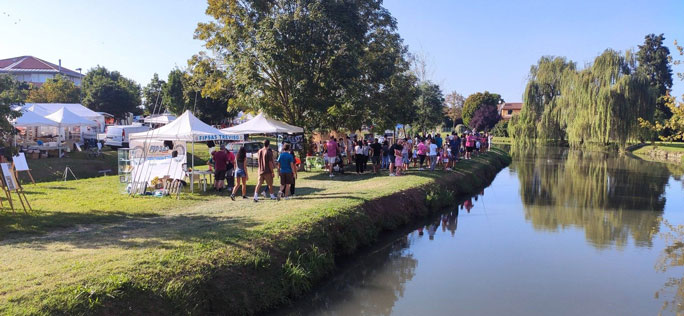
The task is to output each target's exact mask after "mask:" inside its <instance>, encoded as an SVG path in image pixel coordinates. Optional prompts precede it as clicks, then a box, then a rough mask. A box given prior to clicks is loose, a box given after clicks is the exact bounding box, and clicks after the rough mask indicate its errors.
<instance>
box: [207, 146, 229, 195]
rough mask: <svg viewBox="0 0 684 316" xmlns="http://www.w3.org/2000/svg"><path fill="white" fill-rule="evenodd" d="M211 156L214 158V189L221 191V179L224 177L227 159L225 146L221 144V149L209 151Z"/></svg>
mask: <svg viewBox="0 0 684 316" xmlns="http://www.w3.org/2000/svg"><path fill="white" fill-rule="evenodd" d="M211 156H212V158H214V189H216V191H219V192H221V190H222V189H223V180H225V179H226V163H227V161H228V154H227V153H226V146H225V145H221V149H220V150H217V151H214V152H213V153H211Z"/></svg>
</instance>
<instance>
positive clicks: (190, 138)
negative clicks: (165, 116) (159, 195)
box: [129, 111, 242, 193]
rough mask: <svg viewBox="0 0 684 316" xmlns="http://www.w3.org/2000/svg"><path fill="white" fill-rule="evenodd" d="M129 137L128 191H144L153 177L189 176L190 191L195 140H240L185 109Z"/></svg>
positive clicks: (237, 136) (193, 176)
mask: <svg viewBox="0 0 684 316" xmlns="http://www.w3.org/2000/svg"><path fill="white" fill-rule="evenodd" d="M129 139H130V148H131V149H130V151H131V152H130V154H129V160H131V176H130V178H131V180H130V181H131V183H132V184H133V186H134V188H133V190H132V193H140V192H141V191H142V192H144V188H142V189H138V188H135V187H136V186H145V185H147V183H149V182H150V180H152V179H153V178H155V177H157V178H162V177H171V178H174V179H182V178H183V177H184V176H185V175H186V174H187V175H188V176H189V178H190V190H191V192H192V191H194V180H195V175H196V174H195V165H194V163H195V159H194V156H195V143H196V142H209V141H223V140H232V141H235V140H241V139H242V137H241V136H240V135H236V134H230V135H229V134H226V133H223V132H221V131H220V130H218V129H216V128H214V127H212V126H210V125H208V124H206V123H204V122H202V121H201V120H199V119H198V118H197V117H195V116H194V115H193V114H192V113H191V112H190V111H185V113H183V114H182V115H181V116H179V117H178V118H176V119H175V120H173V121H172V122H171V123H169V124H167V125H164V126H162V127H160V128H157V129H153V130H150V131H147V132H142V133H133V134H131V135H130V137H129ZM188 143H190V146H191V147H190V153H191V157H192V158H191V167H190V169H188V168H187V167H184V166H187V162H186V161H187V155H186V152H187V151H186V148H187V144H188Z"/></svg>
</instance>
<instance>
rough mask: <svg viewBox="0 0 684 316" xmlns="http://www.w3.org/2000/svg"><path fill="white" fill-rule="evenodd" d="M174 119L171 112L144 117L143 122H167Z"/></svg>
mask: <svg viewBox="0 0 684 316" xmlns="http://www.w3.org/2000/svg"><path fill="white" fill-rule="evenodd" d="M175 119H176V116H175V115H173V114H162V115H157V116H148V117H146V118H145V123H151V124H169V123H171V122H173V120H175Z"/></svg>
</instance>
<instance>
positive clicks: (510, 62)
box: [0, 0, 684, 102]
mask: <svg viewBox="0 0 684 316" xmlns="http://www.w3.org/2000/svg"><path fill="white" fill-rule="evenodd" d="M2 4H3V5H2V6H0V39H1V42H0V58H7V57H15V56H20V55H33V56H36V57H39V58H43V59H46V60H48V61H51V62H54V63H57V60H58V59H60V58H61V59H62V64H63V65H64V66H65V67H67V68H71V69H75V68H79V67H80V68H83V69H84V71H85V70H86V69H89V68H91V67H94V66H96V65H103V66H105V67H107V68H110V69H115V70H119V71H120V72H121V73H122V74H124V75H125V76H127V77H130V78H133V79H134V80H136V81H138V82H139V83H141V84H142V85H144V84H146V83H147V82H149V80H150V78H151V77H152V74H153V73H155V72H157V73H159V74H160V75H161V76H162V77H165V76H166V75H167V74H168V72H169V71H170V70H171V69H172V68H174V67H176V66H180V67H184V66H185V65H186V61H187V59H188V58H189V57H190V56H191V55H192V54H194V53H196V52H198V51H200V50H201V49H202V43H201V42H199V41H195V40H193V39H192V35H193V32H194V29H195V26H196V25H197V23H198V22H200V21H205V20H207V17H206V16H205V15H204V9H205V7H206V2H205V1H190V0H185V1H181V0H168V1H128V0H122V1H85V0H64V1H42V0H39V1H25V0H3V1H2ZM385 7H387V8H388V9H389V10H390V12H392V14H393V15H394V17H395V18H396V19H397V21H398V23H399V32H400V34H401V35H402V37H403V38H404V40H405V43H406V44H408V45H409V48H410V50H411V51H412V52H417V53H420V54H422V55H424V56H427V60H428V63H429V66H430V69H431V70H432V76H431V78H432V80H433V81H435V82H437V83H439V84H440V85H441V86H442V90H443V91H444V92H445V93H448V92H451V91H458V92H459V93H461V94H463V95H465V96H467V95H468V94H470V93H474V92H477V91H484V90H489V91H491V92H497V93H500V94H502V96H503V97H504V99H505V100H506V101H511V102H512V101H521V100H522V93H523V91H524V88H525V82H526V78H527V74H528V72H529V69H530V66H531V65H533V64H535V63H536V61H537V60H538V59H539V57H540V56H542V55H560V56H566V57H568V58H569V59H572V60H574V61H576V62H577V63H578V64H579V65H584V64H586V63H588V62H591V61H592V60H593V58H594V57H595V56H597V55H598V54H600V53H601V52H602V51H603V50H604V49H606V48H613V49H616V50H626V49H630V48H636V46H637V45H639V44H640V43H641V42H642V41H643V37H644V35H646V34H648V33H665V36H666V38H667V40H666V42H667V45H668V46H670V47H671V50H672V51H673V52H674V49H673V47H672V41H673V40H675V39H679V41H680V42H681V43H684V1H679V0H652V1H644V0H639V1H637V0H621V1H614V0H601V1H596V0H594V1H584V0H581V1H563V2H561V1H532V0H526V1H484V0H479V1H455V0H452V1H447V0H429V1H418V0H415V1H408V0H387V1H385ZM676 70H677V69H676ZM678 70H679V71H684V69H682V68H680V69H678ZM675 82H676V84H675V88H674V93H675V95H677V96H680V95H682V94H683V93H684V83H682V82H679V81H678V80H676V81H675Z"/></svg>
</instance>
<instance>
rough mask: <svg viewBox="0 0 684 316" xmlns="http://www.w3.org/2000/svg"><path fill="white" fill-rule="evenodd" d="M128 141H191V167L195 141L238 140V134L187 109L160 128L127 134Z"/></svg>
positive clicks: (193, 165)
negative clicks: (229, 132)
mask: <svg viewBox="0 0 684 316" xmlns="http://www.w3.org/2000/svg"><path fill="white" fill-rule="evenodd" d="M129 139H130V141H131V142H132V141H134V140H172V141H185V142H190V143H192V149H191V155H192V162H191V163H192V168H193V170H194V167H195V159H194V157H195V142H207V141H214V140H240V139H241V136H240V135H229V134H226V133H223V132H221V131H220V130H218V129H216V128H214V127H212V126H211V125H209V124H206V123H204V122H202V121H201V120H200V119H198V118H197V117H195V116H194V115H193V114H192V113H191V112H190V111H189V110H188V111H185V113H183V114H182V115H181V116H179V117H178V118H176V119H175V120H174V121H173V122H171V123H169V124H167V125H164V126H162V127H160V128H157V129H153V130H149V131H147V132H141V133H133V134H131V135H130V136H129ZM193 180H194V179H193V173H190V190H191V191H193V189H194V188H193V183H194V181H193Z"/></svg>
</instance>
